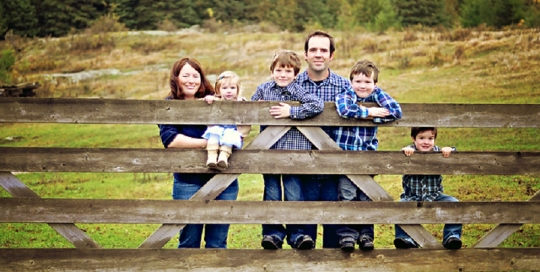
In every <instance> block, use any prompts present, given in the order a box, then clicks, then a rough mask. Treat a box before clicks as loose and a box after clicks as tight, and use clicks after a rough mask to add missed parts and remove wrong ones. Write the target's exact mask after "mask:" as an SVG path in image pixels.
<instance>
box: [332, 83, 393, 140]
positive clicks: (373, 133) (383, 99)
mask: <svg viewBox="0 0 540 272" xmlns="http://www.w3.org/2000/svg"><path fill="white" fill-rule="evenodd" d="M357 102H363V103H368V102H374V103H377V104H378V105H379V106H380V107H383V108H385V109H387V110H389V111H390V115H388V116H386V117H385V119H387V120H388V119H390V120H397V119H400V118H401V116H402V112H401V106H400V105H399V103H398V102H397V101H396V100H394V99H393V98H392V97H391V96H390V95H388V94H387V93H385V92H384V91H383V90H382V89H380V88H379V87H375V88H374V89H373V92H372V93H371V94H370V95H369V96H368V97H366V98H360V97H358V96H357V95H356V93H355V92H354V90H353V89H352V88H351V89H349V90H346V91H345V92H342V93H340V94H338V95H337V96H336V108H337V112H338V114H339V115H340V116H341V117H343V118H355V119H363V118H366V117H368V109H367V108H365V107H360V106H359V105H358V104H357ZM377 130H378V128H377V127H376V126H375V127H361V126H358V127H338V128H337V130H336V132H335V133H336V143H337V144H338V145H339V146H340V147H341V148H342V149H343V150H377V147H378V146H379V140H377Z"/></svg>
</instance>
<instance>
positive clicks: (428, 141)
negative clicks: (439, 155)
mask: <svg viewBox="0 0 540 272" xmlns="http://www.w3.org/2000/svg"><path fill="white" fill-rule="evenodd" d="M412 140H413V143H414V145H415V146H416V149H417V150H419V151H432V150H433V146H435V132H434V131H433V130H425V131H422V132H420V133H418V134H417V135H416V138H412Z"/></svg>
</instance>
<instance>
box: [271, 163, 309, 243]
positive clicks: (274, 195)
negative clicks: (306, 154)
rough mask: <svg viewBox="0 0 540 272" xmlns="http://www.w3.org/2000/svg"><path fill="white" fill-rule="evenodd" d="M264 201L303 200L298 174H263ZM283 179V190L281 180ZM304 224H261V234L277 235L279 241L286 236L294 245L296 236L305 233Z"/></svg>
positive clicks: (288, 241)
mask: <svg viewBox="0 0 540 272" xmlns="http://www.w3.org/2000/svg"><path fill="white" fill-rule="evenodd" d="M263 180H264V196H263V200H264V201H281V200H283V199H285V201H303V200H304V198H303V196H302V187H301V182H300V176H298V175H274V174H264V175H263ZM282 181H283V191H284V192H285V194H284V196H282V195H283V193H282V192H283V191H282V189H281V182H282ZM305 228H306V225H298V224H288V225H287V226H286V228H285V227H284V226H283V225H281V224H263V225H262V235H263V237H264V236H265V235H273V236H277V237H278V238H279V239H281V241H284V240H285V236H287V237H288V239H287V243H288V244H289V245H290V246H294V242H295V241H296V239H297V238H298V236H300V235H303V234H305Z"/></svg>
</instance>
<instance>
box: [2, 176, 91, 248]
mask: <svg viewBox="0 0 540 272" xmlns="http://www.w3.org/2000/svg"><path fill="white" fill-rule="evenodd" d="M0 186H2V187H3V188H4V189H5V190H6V191H7V192H8V193H10V194H11V195H12V196H14V197H15V198H14V199H40V196H39V195H38V194H36V192H34V191H32V189H30V188H28V187H27V186H26V185H25V184H24V183H22V182H21V181H20V180H18V179H17V178H16V177H15V176H13V174H11V173H8V172H0ZM49 226H50V227H51V228H53V229H54V230H55V231H56V232H58V234H60V235H62V236H63V237H64V238H66V239H67V240H68V241H69V242H70V243H72V244H73V245H74V246H75V247H76V248H100V247H101V246H100V245H99V244H98V243H97V242H96V241H94V240H93V239H92V238H90V236H88V235H86V233H85V232H84V231H82V230H81V229H79V228H78V227H77V226H75V225H74V224H69V223H66V224H55V223H49Z"/></svg>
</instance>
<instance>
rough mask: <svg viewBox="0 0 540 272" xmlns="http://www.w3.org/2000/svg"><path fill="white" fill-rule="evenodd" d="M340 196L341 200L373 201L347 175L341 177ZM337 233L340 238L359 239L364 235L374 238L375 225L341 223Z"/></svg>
mask: <svg viewBox="0 0 540 272" xmlns="http://www.w3.org/2000/svg"><path fill="white" fill-rule="evenodd" d="M338 197H339V201H371V199H370V198H369V197H368V196H367V195H366V194H365V193H364V191H362V190H360V189H359V188H358V187H356V185H355V184H354V183H353V182H352V181H351V180H350V179H349V178H348V177H347V176H340V177H339V185H338ZM337 235H338V236H339V238H340V240H341V239H343V238H345V237H352V238H353V239H354V240H358V238H359V237H362V236H368V237H369V238H371V240H373V239H374V236H375V234H374V226H373V224H365V225H361V224H355V225H340V226H338V229H337Z"/></svg>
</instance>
